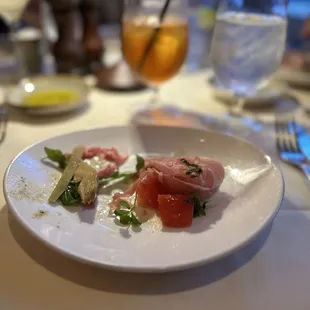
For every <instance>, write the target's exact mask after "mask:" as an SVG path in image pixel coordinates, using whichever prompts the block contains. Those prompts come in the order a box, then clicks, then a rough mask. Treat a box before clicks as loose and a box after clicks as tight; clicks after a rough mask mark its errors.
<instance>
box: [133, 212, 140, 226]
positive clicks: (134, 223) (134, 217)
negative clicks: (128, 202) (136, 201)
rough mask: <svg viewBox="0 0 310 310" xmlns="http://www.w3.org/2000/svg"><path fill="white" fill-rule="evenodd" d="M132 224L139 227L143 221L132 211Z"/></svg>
mask: <svg viewBox="0 0 310 310" xmlns="http://www.w3.org/2000/svg"><path fill="white" fill-rule="evenodd" d="M131 224H132V226H136V227H139V226H141V225H142V223H141V222H140V221H139V220H138V218H137V217H136V216H135V215H134V214H133V213H131Z"/></svg>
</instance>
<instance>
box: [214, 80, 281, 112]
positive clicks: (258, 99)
mask: <svg viewBox="0 0 310 310" xmlns="http://www.w3.org/2000/svg"><path fill="white" fill-rule="evenodd" d="M209 84H210V85H211V87H212V90H213V93H214V96H215V98H217V99H219V100H221V101H224V102H226V103H228V104H235V103H236V100H235V97H234V95H233V93H232V92H231V91H229V90H227V89H224V88H223V87H221V86H220V85H219V84H218V83H217V81H216V79H215V77H213V76H212V77H210V78H209ZM283 93H284V90H283V88H281V87H280V86H279V85H276V83H275V82H273V83H270V84H269V85H267V86H265V87H264V88H262V89H260V90H258V91H257V92H256V93H255V94H253V95H251V96H248V97H246V99H245V100H246V105H247V106H248V107H250V106H253V107H254V106H265V105H270V104H272V103H273V102H274V100H275V99H277V98H279V97H280V96H281V95H282V94H283Z"/></svg>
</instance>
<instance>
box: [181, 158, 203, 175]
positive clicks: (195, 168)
mask: <svg viewBox="0 0 310 310" xmlns="http://www.w3.org/2000/svg"><path fill="white" fill-rule="evenodd" d="M180 161H181V162H182V163H183V164H184V165H186V166H187V167H190V168H189V169H188V170H187V171H186V172H185V174H186V175H188V176H190V177H191V178H196V177H198V175H199V174H200V173H202V169H201V167H200V166H198V165H196V164H192V163H190V162H189V161H188V160H186V159H185V158H181V159H180Z"/></svg>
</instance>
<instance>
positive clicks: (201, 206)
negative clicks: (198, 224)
mask: <svg viewBox="0 0 310 310" xmlns="http://www.w3.org/2000/svg"><path fill="white" fill-rule="evenodd" d="M186 202H188V203H192V204H193V205H194V210H193V217H194V218H195V217H200V216H205V215H207V213H206V207H207V203H208V202H207V201H201V200H200V198H199V197H198V195H197V194H194V195H193V197H192V198H191V199H189V200H187V201H186Z"/></svg>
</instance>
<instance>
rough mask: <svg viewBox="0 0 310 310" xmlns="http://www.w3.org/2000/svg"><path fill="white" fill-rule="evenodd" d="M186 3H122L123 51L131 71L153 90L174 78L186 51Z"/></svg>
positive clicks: (164, 0) (153, 0) (155, 0)
mask: <svg viewBox="0 0 310 310" xmlns="http://www.w3.org/2000/svg"><path fill="white" fill-rule="evenodd" d="M186 9H187V1H185V0H171V1H168V0H140V1H135V0H125V3H124V15H123V23H122V49H123V54H124V58H125V60H126V62H127V63H128V65H129V67H130V68H131V70H132V71H133V72H134V73H136V74H137V76H138V77H139V78H140V79H141V80H142V81H143V82H145V83H146V84H147V85H148V86H150V87H151V88H153V89H154V96H153V98H152V100H151V103H159V91H158V90H159V86H160V85H161V84H162V83H164V82H166V81H168V80H169V79H171V78H172V77H173V76H175V75H176V74H177V73H178V71H179V70H180V68H181V66H182V65H183V63H184V61H185V59H186V56H187V48H188V22H187V15H186Z"/></svg>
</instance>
